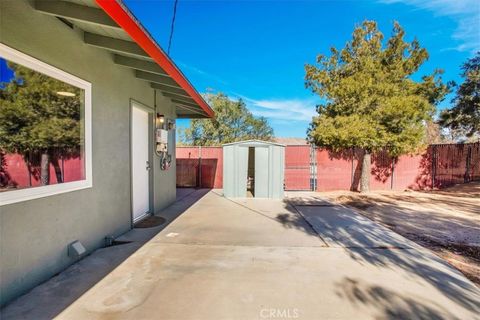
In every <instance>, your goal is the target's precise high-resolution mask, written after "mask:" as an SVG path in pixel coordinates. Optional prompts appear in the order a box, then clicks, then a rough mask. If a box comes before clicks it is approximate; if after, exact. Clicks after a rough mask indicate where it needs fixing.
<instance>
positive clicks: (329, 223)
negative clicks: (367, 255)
mask: <svg viewBox="0 0 480 320" xmlns="http://www.w3.org/2000/svg"><path fill="white" fill-rule="evenodd" d="M295 207H296V209H297V210H298V211H299V212H300V213H301V214H302V216H303V217H304V218H305V219H306V220H307V221H308V222H309V224H310V225H311V226H312V228H313V229H314V230H315V231H316V232H317V233H318V234H319V235H320V236H321V237H322V239H323V240H324V241H325V242H326V243H327V244H328V246H330V247H347V248H370V249H373V248H379V249H381V248H384V249H388V248H397V249H406V248H412V247H413V246H416V244H415V243H413V242H411V241H409V240H407V239H405V238H404V237H402V236H400V235H399V234H398V233H395V232H393V231H391V230H389V229H387V228H385V227H383V226H380V225H378V224H376V223H375V222H373V221H372V220H370V219H368V218H365V217H364V216H361V215H359V214H357V213H355V212H354V211H353V210H351V209H348V208H345V207H341V206H338V205H335V206H319V207H317V206H302V205H301V206H295ZM416 247H417V246H416Z"/></svg>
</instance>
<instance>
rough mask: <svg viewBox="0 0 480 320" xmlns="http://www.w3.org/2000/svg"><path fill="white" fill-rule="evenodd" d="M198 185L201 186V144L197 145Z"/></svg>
mask: <svg viewBox="0 0 480 320" xmlns="http://www.w3.org/2000/svg"><path fill="white" fill-rule="evenodd" d="M198 187H199V188H201V187H202V146H199V147H198Z"/></svg>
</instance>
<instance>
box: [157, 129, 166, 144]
mask: <svg viewBox="0 0 480 320" xmlns="http://www.w3.org/2000/svg"><path fill="white" fill-rule="evenodd" d="M155 140H156V142H157V143H165V144H167V143H168V131H167V130H165V129H157V133H156V139H155Z"/></svg>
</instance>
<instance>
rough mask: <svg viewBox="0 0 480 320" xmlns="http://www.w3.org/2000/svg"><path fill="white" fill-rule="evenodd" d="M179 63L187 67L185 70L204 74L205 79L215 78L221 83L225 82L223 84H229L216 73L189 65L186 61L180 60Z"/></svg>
mask: <svg viewBox="0 0 480 320" xmlns="http://www.w3.org/2000/svg"><path fill="white" fill-rule="evenodd" d="M177 65H179V66H180V67H181V68H183V69H185V70H188V71H190V72H193V73H196V74H198V75H200V76H202V77H203V78H205V79H209V80H213V81H215V82H217V83H220V84H223V85H226V84H228V83H227V82H226V81H224V80H223V79H222V78H220V77H218V76H216V75H214V74H211V73H208V72H206V71H203V70H201V69H198V68H196V67H192V66H191V65H188V64H186V63H183V62H180V61H177Z"/></svg>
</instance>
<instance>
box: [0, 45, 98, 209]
mask: <svg viewBox="0 0 480 320" xmlns="http://www.w3.org/2000/svg"><path fill="white" fill-rule="evenodd" d="M0 56H1V57H2V58H4V59H7V60H9V61H12V62H15V63H18V64H21V65H23V66H25V67H28V68H30V69H32V70H35V71H38V72H40V73H43V74H45V75H47V76H50V77H52V78H55V79H57V80H60V81H63V82H65V83H68V84H71V85H73V86H75V87H78V88H80V89H83V90H84V92H85V94H84V96H85V101H84V108H85V110H84V122H85V123H84V135H85V137H84V143H85V145H84V159H85V179H84V180H78V181H72V182H64V183H59V184H52V185H47V186H38V187H31V188H26V189H19V190H12V191H5V192H0V206H3V205H8V204H12V203H17V202H22V201H27V200H33V199H38V198H43V197H48V196H52V195H56V194H61V193H66V192H71V191H76V190H81V189H87V188H91V187H92V186H93V183H92V84H91V83H90V82H87V81H85V80H83V79H80V78H78V77H76V76H74V75H71V74H69V73H67V72H65V71H62V70H60V69H57V68H55V67H53V66H51V65H49V64H46V63H44V62H42V61H40V60H37V59H35V58H33V57H30V56H28V55H26V54H24V53H22V52H20V51H18V50H15V49H12V48H10V47H8V46H6V45H4V44H3V43H0Z"/></svg>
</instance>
